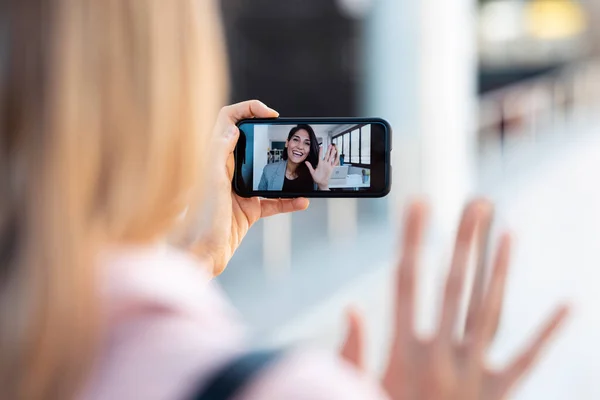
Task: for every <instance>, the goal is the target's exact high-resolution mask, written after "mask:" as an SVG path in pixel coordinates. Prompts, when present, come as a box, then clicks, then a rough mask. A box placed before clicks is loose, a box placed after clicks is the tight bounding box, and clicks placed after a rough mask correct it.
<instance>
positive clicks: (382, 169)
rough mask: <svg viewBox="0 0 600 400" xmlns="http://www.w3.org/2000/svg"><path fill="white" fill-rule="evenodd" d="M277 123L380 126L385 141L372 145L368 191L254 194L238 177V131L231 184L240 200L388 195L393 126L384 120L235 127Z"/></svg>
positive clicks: (309, 120)
mask: <svg viewBox="0 0 600 400" xmlns="http://www.w3.org/2000/svg"><path fill="white" fill-rule="evenodd" d="M248 123H251V124H278V125H296V124H363V123H364V124H379V125H383V127H384V128H385V134H384V140H383V141H381V142H378V143H376V145H377V146H376V147H375V148H374V147H373V145H374V142H372V143H371V151H372V153H371V165H372V167H371V170H372V172H371V182H372V183H373V182H374V183H375V184H372V186H371V188H370V190H361V191H314V192H310V193H290V192H288V193H284V192H281V191H255V190H246V188H245V186H246V185H245V182H244V181H243V178H242V176H241V174H240V171H241V164H240V163H239V160H240V159H243V158H244V157H245V154H244V156H243V157H240V146H241V144H242V143H243V147H244V149H242V150H243V152H244V153H245V146H246V140H245V139H244V138H243V137H242V135H244V132H243V131H242V130H241V129H239V131H240V140H239V141H238V144H237V145H236V147H235V150H234V159H235V171H234V176H233V181H232V186H233V190H234V192H235V193H236V194H237V195H238V196H241V197H244V198H251V197H263V198H271V199H279V198H297V197H306V198H382V197H385V196H387V195H388V194H389V193H390V190H391V180H392V179H391V174H392V167H391V152H392V127H391V125H390V124H389V122H387V121H386V120H384V119H382V118H360V117H350V118H338V117H330V118H327V117H319V118H309V117H300V118H289V117H288V118H281V117H279V118H251V119H244V120H241V121H239V122H238V123H237V124H236V125H237V127H238V128H239V127H240V126H241V125H242V124H248Z"/></svg>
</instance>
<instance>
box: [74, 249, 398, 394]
mask: <svg viewBox="0 0 600 400" xmlns="http://www.w3.org/2000/svg"><path fill="white" fill-rule="evenodd" d="M103 264H104V265H105V267H106V268H105V269H103V272H106V280H105V282H106V284H105V286H103V289H104V292H103V296H104V299H105V300H106V307H105V311H106V313H107V318H108V321H109V330H108V335H107V337H106V338H105V342H104V343H102V347H101V356H100V357H99V359H98V360H97V363H96V365H95V368H94V371H93V373H92V376H91V377H90V380H89V382H88V384H87V385H86V388H85V390H84V392H83V393H82V396H81V399H82V400H106V399H110V400H120V399H127V400H135V399H143V400H184V399H187V398H188V397H189V396H190V394H191V393H193V392H194V390H198V389H199V388H200V387H201V386H202V384H203V383H204V382H206V379H208V377H209V376H210V375H211V374H212V373H214V372H215V371H217V370H218V369H219V368H220V367H222V366H224V365H225V364H226V363H227V362H228V361H230V360H232V358H233V357H235V356H236V355H239V354H241V353H242V352H243V351H244V350H247V348H246V347H245V346H246V345H245V340H244V329H243V326H242V325H241V324H240V323H239V322H238V316H237V315H236V313H235V311H234V310H233V309H232V308H231V306H230V305H229V304H228V303H227V301H226V299H225V297H224V296H223V293H222V292H221V291H220V289H219V288H218V287H217V285H216V284H215V283H214V282H213V281H212V280H211V279H210V277H209V276H208V274H206V273H205V272H204V270H203V268H202V266H201V265H199V264H198V262H197V261H196V260H195V259H193V258H191V257H188V256H187V255H185V254H182V253H180V252H178V251H176V250H174V249H169V248H158V247H157V248H147V249H128V250H127V251H120V252H118V253H112V254H111V255H108V256H105V258H104V260H103ZM386 398H387V397H386V396H385V394H383V393H382V391H381V389H380V388H379V385H378V384H377V383H376V382H374V381H371V380H370V379H369V378H367V377H365V376H362V375H361V374H359V372H358V371H357V370H356V369H355V368H353V367H352V366H350V365H348V364H346V363H344V362H343V361H342V360H340V359H339V358H338V357H337V356H336V355H334V354H328V353H322V352H318V351H313V350H304V351H299V350H296V351H295V352H292V353H289V354H286V355H285V356H284V357H283V358H282V359H281V360H279V361H277V362H275V363H274V364H273V365H272V366H270V367H268V368H267V369H265V370H264V372H263V373H261V374H259V376H258V377H257V379H255V380H254V381H253V382H252V383H251V384H250V385H249V386H248V387H247V388H246V389H245V390H244V391H243V392H242V393H241V394H240V395H239V396H238V397H237V398H236V400H246V399H248V400H251V399H285V400H305V399H306V400H308V399H311V400H332V399H344V400H354V399H357V400H358V399H361V400H364V399H386Z"/></svg>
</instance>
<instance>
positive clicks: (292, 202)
mask: <svg viewBox="0 0 600 400" xmlns="http://www.w3.org/2000/svg"><path fill="white" fill-rule="evenodd" d="M309 204H310V202H309V201H308V199H305V198H297V199H262V200H261V201H260V217H261V218H267V217H270V216H273V215H277V214H283V213H290V212H295V211H304V210H306V209H307V208H308V206H309Z"/></svg>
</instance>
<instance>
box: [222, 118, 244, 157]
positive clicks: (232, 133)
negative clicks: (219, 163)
mask: <svg viewBox="0 0 600 400" xmlns="http://www.w3.org/2000/svg"><path fill="white" fill-rule="evenodd" d="M239 137H240V130H239V129H238V127H237V126H235V125H229V126H228V127H227V129H226V130H225V133H224V135H223V139H224V141H225V148H224V150H225V154H227V155H229V154H231V153H233V151H234V150H235V146H236V145H237V142H238V139H239Z"/></svg>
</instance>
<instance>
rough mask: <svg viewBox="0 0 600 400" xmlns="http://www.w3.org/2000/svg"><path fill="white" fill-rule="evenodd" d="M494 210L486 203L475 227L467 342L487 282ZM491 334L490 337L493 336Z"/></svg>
mask: <svg viewBox="0 0 600 400" xmlns="http://www.w3.org/2000/svg"><path fill="white" fill-rule="evenodd" d="M493 215H494V210H493V206H492V204H490V203H487V207H486V208H485V209H484V211H483V212H482V217H481V221H480V222H479V224H478V227H477V243H476V246H477V250H476V253H475V276H474V278H473V287H472V289H471V296H470V298H469V308H468V311H467V320H466V323H465V332H464V338H465V340H467V341H468V340H469V339H470V337H471V336H472V334H473V332H474V329H475V320H476V319H477V316H478V315H479V314H478V313H479V310H480V308H481V304H482V301H483V297H484V293H485V287H486V282H487V279H486V278H487V276H486V266H487V255H488V248H489V237H490V230H491V227H492V220H493ZM495 330H496V329H495V328H494V332H493V333H492V337H493V336H494V335H495Z"/></svg>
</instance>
